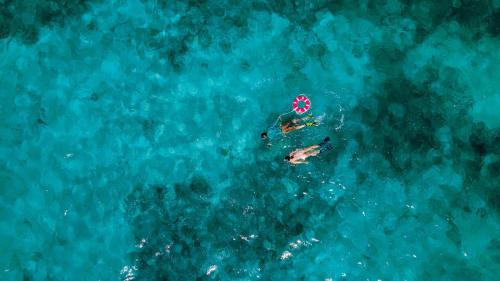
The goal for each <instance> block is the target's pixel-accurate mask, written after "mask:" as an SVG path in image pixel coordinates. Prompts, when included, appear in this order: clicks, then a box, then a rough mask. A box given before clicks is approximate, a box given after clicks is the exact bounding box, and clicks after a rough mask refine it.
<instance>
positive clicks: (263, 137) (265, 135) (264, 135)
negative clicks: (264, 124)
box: [260, 132, 267, 140]
mask: <svg viewBox="0 0 500 281" xmlns="http://www.w3.org/2000/svg"><path fill="white" fill-rule="evenodd" d="M260 138H261V139H263V140H265V139H267V132H263V133H262V134H260Z"/></svg>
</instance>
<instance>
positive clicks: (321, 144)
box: [319, 137, 330, 146]
mask: <svg viewBox="0 0 500 281" xmlns="http://www.w3.org/2000/svg"><path fill="white" fill-rule="evenodd" d="M329 141H330V137H326V138H324V139H323V141H322V142H320V143H319V146H323V145H324V144H326V143H327V142H329Z"/></svg>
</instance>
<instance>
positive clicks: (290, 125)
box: [260, 114, 323, 140]
mask: <svg viewBox="0 0 500 281" xmlns="http://www.w3.org/2000/svg"><path fill="white" fill-rule="evenodd" d="M322 117H323V115H322V116H320V117H318V118H314V117H313V115H312V114H309V115H308V116H307V117H304V118H301V119H292V120H289V121H285V122H281V116H280V117H279V118H278V120H276V122H275V123H274V125H273V126H271V127H270V128H269V129H268V130H267V131H266V132H263V133H262V134H260V137H261V138H262V139H263V140H265V139H269V140H272V139H274V138H276V137H277V136H279V135H283V136H284V135H286V134H288V133H290V132H293V131H296V130H300V129H302V128H304V127H310V126H319V124H320V121H321V119H322Z"/></svg>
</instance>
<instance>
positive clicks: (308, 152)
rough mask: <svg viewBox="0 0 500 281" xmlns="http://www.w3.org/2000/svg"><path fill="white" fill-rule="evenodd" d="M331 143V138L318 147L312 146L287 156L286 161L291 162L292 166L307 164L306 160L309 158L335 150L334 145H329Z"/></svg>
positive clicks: (327, 138)
mask: <svg viewBox="0 0 500 281" xmlns="http://www.w3.org/2000/svg"><path fill="white" fill-rule="evenodd" d="M329 141H330V137H326V138H325V139H324V140H323V141H322V142H321V143H320V144H318V145H311V146H309V147H306V148H301V149H296V150H294V151H292V153H290V154H289V155H287V156H285V160H286V161H288V162H290V163H291V164H307V161H306V159H307V158H308V157H310V156H316V155H318V154H320V153H322V152H325V151H328V150H330V149H332V148H333V145H331V144H329V143H328V142H329Z"/></svg>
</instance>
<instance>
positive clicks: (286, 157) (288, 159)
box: [285, 155, 293, 162]
mask: <svg viewBox="0 0 500 281" xmlns="http://www.w3.org/2000/svg"><path fill="white" fill-rule="evenodd" d="M292 158H293V157H292V156H290V155H287V156H285V161H288V162H290V160H292Z"/></svg>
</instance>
